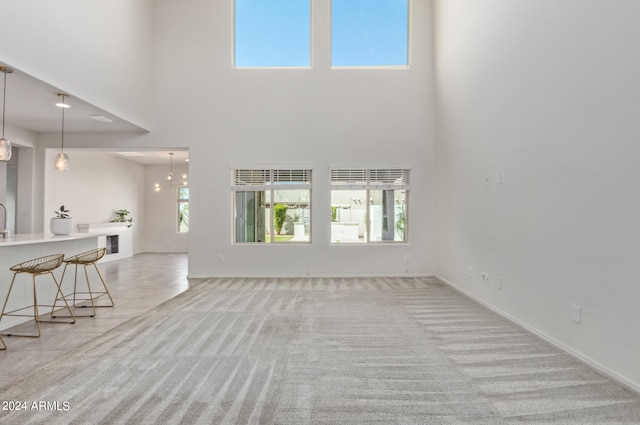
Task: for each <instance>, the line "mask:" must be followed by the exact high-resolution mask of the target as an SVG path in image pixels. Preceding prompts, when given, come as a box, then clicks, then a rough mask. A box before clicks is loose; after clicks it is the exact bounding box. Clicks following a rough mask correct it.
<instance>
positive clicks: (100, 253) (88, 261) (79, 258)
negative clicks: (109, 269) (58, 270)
mask: <svg viewBox="0 0 640 425" xmlns="http://www.w3.org/2000/svg"><path fill="white" fill-rule="evenodd" d="M106 251H107V249H106V248H97V249H92V250H91V251H87V252H83V253H81V254H78V255H74V256H73V257H67V258H65V259H64V260H63V262H64V263H65V264H64V270H63V272H62V278H61V279H60V284H61V285H62V282H63V281H64V275H65V273H66V272H67V266H68V265H69V264H73V265H75V266H76V270H75V276H74V279H73V292H72V293H70V294H68V295H64V296H61V297H60V298H59V299H58V300H56V302H57V301H59V300H65V299H69V301H71V306H72V307H74V308H86V307H89V306H88V305H87V304H86V303H85V302H86V301H89V302H90V303H91V309H92V312H93V314H91V315H88V316H89V317H94V316H95V315H96V308H99V307H113V306H114V302H113V298H111V294H110V293H109V289H108V288H107V284H106V283H104V279H103V278H102V274H100V270H98V266H97V265H96V262H97V261H98V260H99V259H101V258H102V257H104V254H105V253H106ZM78 265H81V266H83V267H84V276H85V279H86V284H87V291H85V292H82V291H79V290H78ZM87 266H93V267H94V268H95V269H96V272H97V273H98V277H99V278H100V282H101V283H102V288H98V289H99V290H95V289H94V288H92V287H91V282H90V281H89V274H88V273H87ZM104 295H106V296H108V297H109V302H110V304H107V305H96V302H95V301H96V300H97V299H98V298H100V297H102V296H104ZM78 303H81V304H79V305H78ZM76 311H77V310H76ZM57 317H59V316H57ZM75 317H82V316H79V315H77V314H76V315H75ZM85 317H86V315H85Z"/></svg>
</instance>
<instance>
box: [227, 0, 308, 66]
mask: <svg viewBox="0 0 640 425" xmlns="http://www.w3.org/2000/svg"><path fill="white" fill-rule="evenodd" d="M234 15H235V23H234V29H235V34H234V35H235V37H234V38H235V66H236V67H309V66H310V65H311V0H235V7H234Z"/></svg>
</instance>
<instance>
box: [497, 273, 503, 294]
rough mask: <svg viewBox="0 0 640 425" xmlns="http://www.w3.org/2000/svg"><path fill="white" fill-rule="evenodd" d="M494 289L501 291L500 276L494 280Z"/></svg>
mask: <svg viewBox="0 0 640 425" xmlns="http://www.w3.org/2000/svg"><path fill="white" fill-rule="evenodd" d="M496 289H497V290H498V291H502V278H501V277H500V276H498V277H497V278H496Z"/></svg>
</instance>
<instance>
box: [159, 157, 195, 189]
mask: <svg viewBox="0 0 640 425" xmlns="http://www.w3.org/2000/svg"><path fill="white" fill-rule="evenodd" d="M173 155H174V153H173V152H169V174H167V182H166V185H167V186H169V189H172V188H173V182H174V178H173ZM176 185H179V186H186V185H187V175H186V174H183V175H182V176H181V181H180V184H178V183H176ZM153 188H154V190H155V191H156V192H160V189H161V188H162V183H156V184H155V185H154V186H153Z"/></svg>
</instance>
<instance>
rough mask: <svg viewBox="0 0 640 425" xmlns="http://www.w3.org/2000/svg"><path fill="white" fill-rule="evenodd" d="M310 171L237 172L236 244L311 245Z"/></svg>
mask: <svg viewBox="0 0 640 425" xmlns="http://www.w3.org/2000/svg"><path fill="white" fill-rule="evenodd" d="M310 176H311V171H310V170H234V179H235V182H234V183H235V184H234V187H233V196H234V200H233V202H234V242H237V243H244V242H252V243H287V242H309V241H310V233H311V232H310V231H311V209H310V199H311V188H310Z"/></svg>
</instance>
